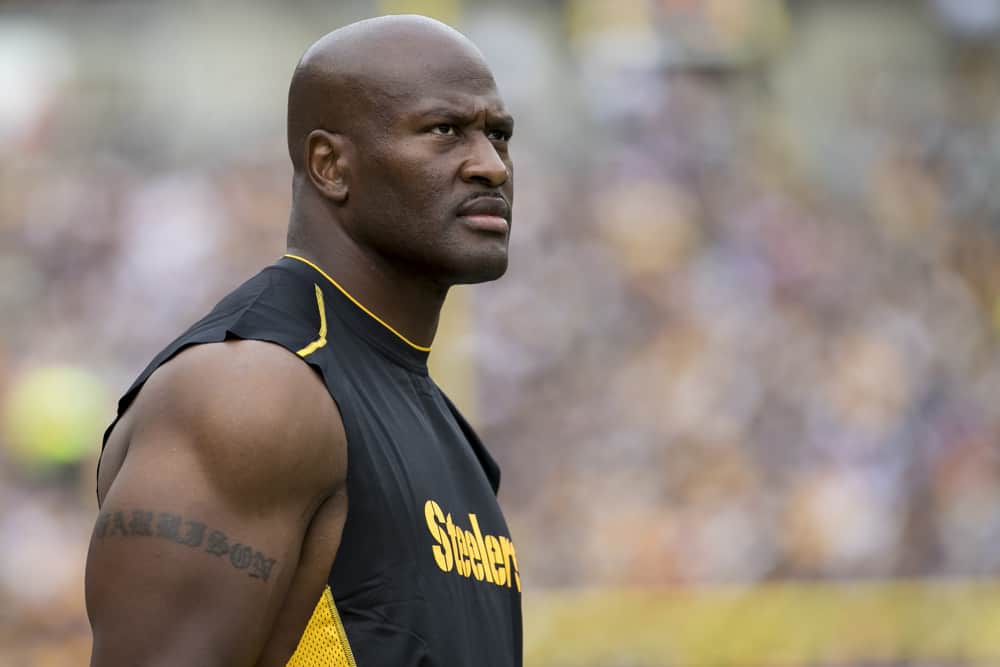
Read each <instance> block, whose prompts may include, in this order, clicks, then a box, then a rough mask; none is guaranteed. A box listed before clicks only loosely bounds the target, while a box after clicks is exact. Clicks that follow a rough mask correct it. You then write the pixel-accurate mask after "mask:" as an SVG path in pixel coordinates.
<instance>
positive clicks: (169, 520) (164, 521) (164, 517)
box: [156, 512, 182, 542]
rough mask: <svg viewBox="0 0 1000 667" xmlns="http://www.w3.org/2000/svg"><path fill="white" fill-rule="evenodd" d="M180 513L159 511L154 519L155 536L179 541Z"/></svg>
mask: <svg viewBox="0 0 1000 667" xmlns="http://www.w3.org/2000/svg"><path fill="white" fill-rule="evenodd" d="M181 522H182V519H181V515H180V514H167V513H166V512H161V513H160V515H159V517H157V519H156V536H157V537H163V538H166V539H168V540H173V541H174V542H180V541H181Z"/></svg>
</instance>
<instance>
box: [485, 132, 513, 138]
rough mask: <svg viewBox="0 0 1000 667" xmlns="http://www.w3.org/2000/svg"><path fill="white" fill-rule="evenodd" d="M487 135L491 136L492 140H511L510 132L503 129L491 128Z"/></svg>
mask: <svg viewBox="0 0 1000 667" xmlns="http://www.w3.org/2000/svg"><path fill="white" fill-rule="evenodd" d="M486 136H488V137H489V138H490V141H510V132H504V131H503V130H490V133H489V134H488V135H486Z"/></svg>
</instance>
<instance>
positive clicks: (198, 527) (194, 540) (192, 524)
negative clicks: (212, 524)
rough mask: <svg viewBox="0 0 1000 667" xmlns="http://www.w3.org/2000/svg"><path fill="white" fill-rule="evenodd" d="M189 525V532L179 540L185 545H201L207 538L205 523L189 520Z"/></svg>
mask: <svg viewBox="0 0 1000 667" xmlns="http://www.w3.org/2000/svg"><path fill="white" fill-rule="evenodd" d="M187 527H188V529H187V534H186V535H185V536H184V537H183V538H182V539H180V540H177V541H178V542H179V543H181V544H183V545H184V546H188V547H200V546H201V541H202V540H203V539H205V524H203V523H200V522H198V521H188V522H187Z"/></svg>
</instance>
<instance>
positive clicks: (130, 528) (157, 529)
mask: <svg viewBox="0 0 1000 667" xmlns="http://www.w3.org/2000/svg"><path fill="white" fill-rule="evenodd" d="M94 537H95V538H97V539H98V540H105V539H109V538H112V537H130V538H131V537H153V538H159V539H162V540H168V541H170V542H176V543H177V544H183V545H184V546H186V547H188V548H190V549H198V550H199V551H202V552H203V553H206V554H209V555H212V556H215V557H217V558H220V559H221V558H223V557H226V560H228V561H229V564H230V565H231V566H232V567H233V568H235V569H237V570H244V571H246V573H247V575H248V576H250V577H253V578H255V579H260V580H261V581H267V580H268V578H269V577H270V576H271V569H272V568H273V567H274V564H275V563H276V562H277V561H275V559H273V558H268V557H267V556H265V555H264V554H262V553H261V552H260V551H257V550H256V549H254V548H253V547H252V546H250V545H248V544H241V543H240V542H235V543H230V540H229V538H228V537H227V536H226V534H225V533H223V532H222V531H219V530H211V531H209V530H208V527H207V526H206V525H205V524H204V523H201V522H200V521H192V520H190V519H184V518H183V517H182V516H181V515H180V514H171V513H169V512H159V513H157V514H156V515H155V517H154V513H153V512H149V511H146V510H133V511H132V512H131V514H129V513H127V512H104V513H102V514H101V515H100V516H98V517H97V524H96V525H95V526H94Z"/></svg>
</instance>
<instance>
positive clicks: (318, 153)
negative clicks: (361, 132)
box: [306, 130, 350, 204]
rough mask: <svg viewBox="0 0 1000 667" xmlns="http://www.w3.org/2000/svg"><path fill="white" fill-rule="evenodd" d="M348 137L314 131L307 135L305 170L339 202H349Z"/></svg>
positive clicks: (323, 193) (314, 183)
mask: <svg viewBox="0 0 1000 667" xmlns="http://www.w3.org/2000/svg"><path fill="white" fill-rule="evenodd" d="M346 144H347V139H345V138H344V136H343V135H342V134H337V133H335V132H327V131H326V130H313V131H312V132H310V133H309V136H308V137H306V171H307V172H308V174H309V180H310V181H312V184H313V185H314V186H316V189H317V190H319V191H320V193H321V194H322V195H323V196H324V197H326V198H328V199H332V200H333V201H335V202H337V203H338V204H342V203H344V202H345V201H347V195H348V192H349V190H350V187H349V180H350V168H349V167H348V164H347V156H346V155H345V152H344V149H345V148H346Z"/></svg>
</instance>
